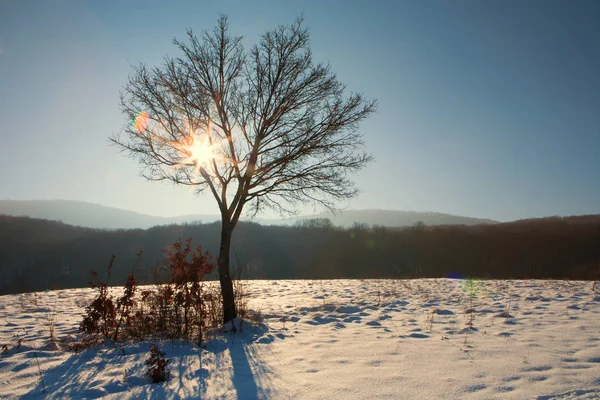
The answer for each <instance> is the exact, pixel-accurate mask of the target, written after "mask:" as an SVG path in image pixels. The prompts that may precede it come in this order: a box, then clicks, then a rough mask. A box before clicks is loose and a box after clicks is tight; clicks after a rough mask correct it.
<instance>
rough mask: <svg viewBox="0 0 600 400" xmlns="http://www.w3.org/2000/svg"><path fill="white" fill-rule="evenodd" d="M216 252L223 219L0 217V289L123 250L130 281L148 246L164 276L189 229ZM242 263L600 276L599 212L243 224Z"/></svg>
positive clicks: (261, 274)
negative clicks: (129, 221)
mask: <svg viewBox="0 0 600 400" xmlns="http://www.w3.org/2000/svg"><path fill="white" fill-rule="evenodd" d="M189 237H191V238H192V240H193V242H192V243H193V245H201V246H202V247H203V248H204V249H205V250H208V251H209V252H211V253H212V254H217V250H218V246H219V237H220V225H219V224H218V223H212V224H196V225H171V226H159V227H154V228H150V229H146V230H142V229H136V230H117V231H108V230H94V229H87V228H80V227H74V226H70V225H65V224H62V223H59V222H55V221H48V220H40V219H30V218H26V217H8V216H0V293H1V294H6V293H15V292H27V291H36V290H44V289H58V288H71V287H84V286H87V283H88V281H89V277H90V275H89V271H90V269H94V270H96V271H98V272H100V273H102V272H103V271H104V268H105V266H106V264H107V263H108V261H109V260H110V258H111V256H112V255H115V256H116V261H115V263H114V265H113V274H112V277H111V280H112V281H111V282H109V284H113V285H116V284H122V283H123V282H124V280H125V278H126V276H127V274H128V273H129V272H131V270H132V268H133V266H134V264H135V260H136V254H137V253H138V252H139V251H140V250H142V251H143V256H142V261H141V263H140V264H139V269H140V270H139V272H138V273H137V277H138V280H139V281H140V283H142V284H143V283H152V282H154V281H156V280H160V279H163V278H162V275H161V271H160V270H157V268H156V265H157V264H159V263H160V262H161V261H162V260H163V258H164V254H163V252H162V251H163V250H164V249H167V248H169V246H170V245H172V244H173V243H174V242H176V241H177V240H178V239H179V238H183V239H186V238H189ZM231 258H232V262H233V267H234V269H235V268H239V269H240V271H241V273H242V277H243V278H249V279H331V278H420V277H458V276H469V277H474V278H497V279H500V278H554V279H563V278H568V279H598V278H600V215H594V216H582V217H567V218H559V217H553V218H543V219H533V220H523V221H517V222H511V223H503V224H490V225H476V226H464V225H455V226H425V225H424V224H415V226H413V227H409V228H383V227H377V226H375V227H368V226H365V225H358V224H357V225H355V226H354V227H352V228H349V229H342V228H337V227H334V226H333V225H332V224H331V222H330V221H328V220H326V219H322V220H312V221H305V222H303V223H302V224H301V225H297V226H294V227H286V226H262V225H258V224H254V223H240V225H239V226H238V227H237V228H236V231H235V232H234V235H233V249H232V255H231Z"/></svg>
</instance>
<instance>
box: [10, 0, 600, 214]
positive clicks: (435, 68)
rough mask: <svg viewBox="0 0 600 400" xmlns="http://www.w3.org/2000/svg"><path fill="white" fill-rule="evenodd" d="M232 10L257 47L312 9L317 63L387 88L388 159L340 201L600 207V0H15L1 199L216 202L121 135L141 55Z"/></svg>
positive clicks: (156, 209)
mask: <svg viewBox="0 0 600 400" xmlns="http://www.w3.org/2000/svg"><path fill="white" fill-rule="evenodd" d="M220 13H223V14H227V15H228V16H229V19H230V25H231V30H232V32H233V33H234V34H238V35H243V36H244V37H245V42H244V43H245V45H246V47H250V46H251V45H252V44H254V43H255V42H256V40H257V38H258V36H259V35H260V34H261V33H263V32H264V31H266V30H269V29H271V28H273V27H275V26H276V25H278V24H288V23H291V22H293V21H294V19H295V18H296V16H298V15H300V14H302V13H303V14H304V17H305V23H306V25H307V26H308V27H309V28H310V31H311V44H312V49H313V55H314V59H315V60H316V61H321V62H329V63H330V64H331V67H332V70H333V71H334V72H335V73H336V74H337V76H338V78H339V79H340V80H341V81H342V82H344V83H345V84H347V86H348V88H349V89H350V90H352V91H358V92H362V93H364V94H365V95H366V96H368V97H370V98H376V99H378V102H379V111H378V113H377V114H375V115H374V116H373V117H372V118H370V119H369V120H368V121H366V122H365V123H364V124H362V127H361V129H362V131H363V132H364V133H365V139H366V141H367V145H368V151H370V152H371V153H372V154H373V155H374V156H375V159H376V161H375V162H374V163H373V164H371V165H370V166H369V167H368V168H366V169H365V170H364V171H362V172H361V173H359V174H358V175H356V182H357V185H358V186H359V188H361V190H362V193H361V194H360V195H359V196H358V197H357V198H355V199H353V200H351V201H350V202H349V203H348V204H340V206H347V207H349V208H354V209H362V208H382V209H402V210H419V211H438V212H447V213H452V214H460V215H469V216H477V217H488V218H494V219H498V220H513V219H519V218H527V217H540V216H549V215H573V214H590V213H600V185H599V184H598V182H600V2H598V1H577V2H567V1H560V2H557V1H440V2H437V1H389V2H385V1H379V2H377V1H364V2H345V1H344V2H342V1H338V2H336V1H327V2H325V1H312V2H311V1H307V2H300V1H298V2H293V3H292V2H256V3H255V2H247V1H240V2H220V1H214V2H200V1H189V2H182V1H173V2H155V1H143V2H133V1H131V2H111V1H104V2H84V1H53V2H41V1H37V2H34V1H27V0H25V1H0V199H57V198H62V199H72V200H85V201H90V202H95V203H100V204H104V205H108V206H114V207H119V208H124V209H129V210H135V211H138V212H143V213H149V214H155V215H164V216H173V215H181V214H191V213H216V212H217V208H216V205H215V204H214V201H213V200H212V198H211V196H210V194H208V193H207V194H206V195H203V196H200V197H196V196H195V195H194V194H193V193H192V192H191V191H190V190H189V189H186V188H180V187H175V186H173V185H170V184H167V183H153V182H146V181H144V180H143V179H142V178H141V177H140V176H139V167H138V165H137V164H136V163H135V161H134V160H131V159H129V158H126V157H124V156H122V155H120V154H119V153H118V151H117V149H115V148H114V147H111V146H109V144H108V137H109V136H111V135H112V134H113V133H115V132H117V131H118V130H119V129H120V127H121V126H122V124H123V122H124V120H123V117H122V116H121V114H120V111H119V108H118V93H119V90H120V88H121V87H122V86H123V85H124V83H125V81H126V79H127V76H128V74H129V73H130V72H131V67H130V65H132V64H137V63H138V62H145V63H147V64H148V65H155V64H158V63H160V62H161V60H162V58H163V57H164V56H166V55H177V51H176V49H175V47H174V46H173V45H172V39H173V38H174V37H178V38H183V37H184V35H185V29H186V28H188V27H191V28H193V29H194V30H196V31H200V30H201V29H206V28H210V27H211V26H213V25H214V24H215V22H216V21H217V18H218V15H219V14H220ZM300 211H301V212H302V213H312V212H313V211H314V210H313V209H312V208H307V209H302V210H300ZM317 211H318V210H317ZM266 216H271V215H269V214H267V215H266Z"/></svg>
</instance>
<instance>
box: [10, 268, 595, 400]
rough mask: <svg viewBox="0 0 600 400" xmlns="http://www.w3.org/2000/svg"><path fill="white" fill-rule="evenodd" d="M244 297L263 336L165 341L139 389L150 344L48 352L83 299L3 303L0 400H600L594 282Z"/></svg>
mask: <svg viewBox="0 0 600 400" xmlns="http://www.w3.org/2000/svg"><path fill="white" fill-rule="evenodd" d="M246 285H247V290H248V292H249V294H250V296H251V300H250V304H251V308H253V309H255V310H258V311H260V312H261V313H262V315H263V316H264V324H263V325H260V324H250V323H242V333H241V334H240V333H237V334H227V333H219V334H216V335H215V336H214V337H213V338H212V339H210V340H209V341H208V342H207V343H206V346H205V348H204V349H200V348H198V347H197V346H194V345H190V344H182V343H172V342H168V341H167V342H162V343H161V344H160V347H161V348H162V350H164V351H165V352H166V353H167V357H168V358H169V360H170V364H169V365H170V371H171V379H170V380H169V381H168V382H166V383H164V384H149V383H148V382H147V381H146V379H145V378H144V371H145V365H144V361H145V360H146V359H147V358H148V343H147V342H142V343H129V344H106V345H104V346H101V347H96V348H92V349H88V350H85V351H83V352H82V353H79V354H74V353H70V352H66V351H63V350H60V349H57V348H56V346H52V345H50V344H49V343H48V330H47V327H48V323H49V320H52V316H53V315H54V320H55V326H56V335H57V336H58V337H59V338H61V337H63V338H64V337H66V336H67V335H69V334H74V335H75V334H76V328H77V325H78V323H79V321H80V319H81V315H82V312H83V308H84V305H85V304H87V301H88V300H89V298H90V297H91V296H92V292H91V290H89V289H77V290H61V291H53V292H44V293H39V294H37V296H36V294H25V295H6V296H0V345H3V344H7V345H8V347H9V348H10V350H9V352H8V353H6V354H2V355H0V398H21V397H25V398H45V397H47V398H55V399H59V398H61V399H62V398H96V397H108V398H114V399H121V398H202V399H257V398H258V399H263V398H265V399H288V398H289V399H338V398H339V399H346V400H350V399H372V398H373V399H424V398H428V399H459V398H461V399H462V398H466V399H496V398H497V399H528V398H533V399H536V398H537V399H575V398H576V399H598V398H600V288H596V291H595V292H594V291H593V290H592V282H567V281H483V282H475V283H474V284H471V285H469V284H467V281H465V280H458V279H457V280H454V279H420V280H410V281H400V280H369V281H361V280H333V281H302V280H299V281H250V282H247V284H246ZM599 286H600V285H599ZM116 290H117V292H116V293H120V289H116ZM36 297H37V304H36ZM471 311H472V312H471ZM470 323H471V325H472V328H470V327H469V324H470ZM19 338H23V341H22V345H21V346H20V348H18V349H17V348H16V343H17V340H18V339H19ZM38 361H39V363H40V364H39V365H40V368H41V370H42V371H43V376H44V383H45V386H46V394H44V393H43V392H42V384H41V382H40V378H39V372H38V366H37V362H38Z"/></svg>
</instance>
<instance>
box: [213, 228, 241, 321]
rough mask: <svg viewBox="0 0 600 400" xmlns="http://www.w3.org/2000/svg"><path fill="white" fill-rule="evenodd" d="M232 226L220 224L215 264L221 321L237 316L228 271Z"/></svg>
mask: <svg viewBox="0 0 600 400" xmlns="http://www.w3.org/2000/svg"><path fill="white" fill-rule="evenodd" d="M232 233H233V226H231V224H228V223H226V222H222V225H221V247H220V249H219V259H218V261H217V266H218V270H219V281H221V294H222V296H223V323H227V322H229V321H231V320H233V319H234V318H235V317H236V316H237V312H236V309H235V301H234V293H233V281H232V279H231V273H230V271H229V249H230V248H231V234H232Z"/></svg>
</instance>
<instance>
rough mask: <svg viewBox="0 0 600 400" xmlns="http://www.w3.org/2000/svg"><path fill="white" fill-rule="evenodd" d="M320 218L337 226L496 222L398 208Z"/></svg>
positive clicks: (351, 212)
mask: <svg viewBox="0 0 600 400" xmlns="http://www.w3.org/2000/svg"><path fill="white" fill-rule="evenodd" d="M317 217H319V218H329V219H330V220H331V222H333V224H334V225H336V226H343V227H350V226H352V225H353V224H354V223H366V224H367V225H380V226H387V227H399V226H413V225H415V224H416V223H417V222H423V223H424V224H425V225H478V224H496V223H498V221H494V220H491V219H482V218H473V217H461V216H458V215H451V214H443V213H437V212H420V211H397V210H348V211H343V212H340V213H339V214H336V215H331V214H326V213H322V214H319V215H317Z"/></svg>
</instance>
